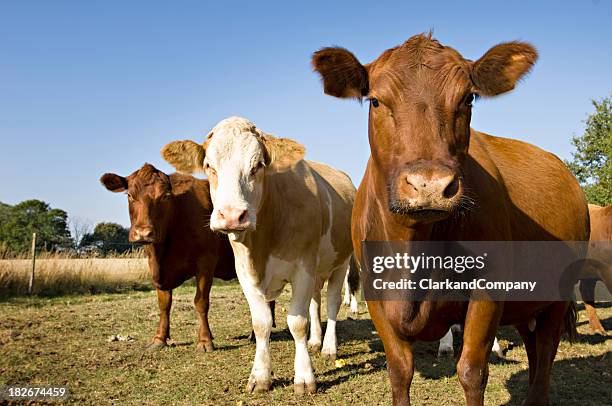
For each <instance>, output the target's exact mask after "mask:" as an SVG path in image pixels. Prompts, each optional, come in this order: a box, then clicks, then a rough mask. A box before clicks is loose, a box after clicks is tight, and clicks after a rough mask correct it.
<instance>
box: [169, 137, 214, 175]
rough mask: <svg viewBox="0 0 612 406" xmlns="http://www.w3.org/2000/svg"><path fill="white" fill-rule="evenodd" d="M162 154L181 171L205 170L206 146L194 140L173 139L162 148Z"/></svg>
mask: <svg viewBox="0 0 612 406" xmlns="http://www.w3.org/2000/svg"><path fill="white" fill-rule="evenodd" d="M161 154H162V157H164V159H165V160H166V161H167V162H168V163H169V164H170V165H172V166H174V168H175V169H176V170H177V171H179V172H183V173H194V172H198V171H202V170H203V167H202V165H203V162H204V155H205V150H204V147H203V146H202V145H200V144H197V143H195V142H193V141H188V140H187V141H173V142H171V143H170V144H167V145H166V146H164V147H163V148H162V150H161Z"/></svg>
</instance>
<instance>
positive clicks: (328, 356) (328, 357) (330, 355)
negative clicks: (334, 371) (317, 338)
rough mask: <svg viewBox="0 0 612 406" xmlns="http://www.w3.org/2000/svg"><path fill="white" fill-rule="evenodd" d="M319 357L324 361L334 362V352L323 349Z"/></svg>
mask: <svg viewBox="0 0 612 406" xmlns="http://www.w3.org/2000/svg"><path fill="white" fill-rule="evenodd" d="M321 357H322V358H323V359H325V360H329V361H330V362H334V361H336V352H332V351H331V350H325V349H324V350H323V351H321Z"/></svg>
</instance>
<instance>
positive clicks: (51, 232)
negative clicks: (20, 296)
mask: <svg viewBox="0 0 612 406" xmlns="http://www.w3.org/2000/svg"><path fill="white" fill-rule="evenodd" d="M592 104H593V107H594V109H595V112H593V113H592V114H591V115H589V116H588V117H587V119H586V121H585V124H586V128H585V131H584V133H583V134H582V135H579V136H574V137H573V138H572V144H573V145H574V148H575V152H573V153H572V159H571V160H569V161H566V162H565V163H566V164H567V166H568V167H569V168H570V170H571V171H572V173H574V175H575V176H576V178H577V179H578V181H579V182H580V185H581V186H582V188H583V189H584V192H585V194H586V197H587V200H588V201H589V202H590V203H595V204H599V205H601V206H607V205H610V204H612V99H611V97H610V96H608V97H605V98H603V99H602V100H600V101H596V100H594V101H592ZM34 232H35V233H37V241H36V248H37V250H38V251H41V250H42V251H48V252H58V251H69V250H73V251H76V252H83V251H85V252H87V251H95V252H96V253H100V254H102V255H107V254H109V253H111V252H116V253H124V252H127V251H130V250H131V249H133V248H134V246H133V245H132V244H130V243H129V241H128V233H129V230H128V229H127V228H125V227H123V226H121V225H120V224H117V223H109V222H102V223H98V224H97V225H96V226H95V227H94V228H93V230H91V227H90V226H89V225H88V224H87V223H85V222H83V221H80V220H79V219H77V218H74V219H69V217H68V214H67V213H66V212H65V211H64V210H62V209H57V208H51V207H50V206H49V204H48V203H45V202H43V201H40V200H26V201H23V202H21V203H19V204H16V205H14V206H10V205H8V204H5V203H2V202H0V257H5V256H11V255H19V254H23V253H25V252H28V250H29V249H30V246H31V239H32V233H34Z"/></svg>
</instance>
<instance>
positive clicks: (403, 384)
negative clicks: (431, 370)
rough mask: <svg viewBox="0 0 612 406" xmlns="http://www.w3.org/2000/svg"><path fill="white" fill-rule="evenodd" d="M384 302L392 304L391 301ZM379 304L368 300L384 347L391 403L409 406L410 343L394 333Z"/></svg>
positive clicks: (411, 360)
mask: <svg viewBox="0 0 612 406" xmlns="http://www.w3.org/2000/svg"><path fill="white" fill-rule="evenodd" d="M385 304H386V305H388V306H393V305H394V304H393V303H391V302H387V303H385ZM381 306H382V304H381V302H368V310H369V312H370V315H371V317H372V321H373V322H374V326H375V327H376V331H377V332H378V335H379V337H380V338H381V340H382V342H383V345H384V347H385V355H386V358H387V370H388V371H389V380H390V381H391V392H392V395H393V405H394V406H410V385H411V383H412V377H413V375H414V362H413V357H412V345H411V343H409V342H408V341H405V340H402V339H401V338H399V337H398V336H397V334H395V331H394V330H393V327H392V326H391V324H390V323H389V321H388V319H387V318H386V317H387V316H386V315H385V312H384V310H383V309H382V307H381Z"/></svg>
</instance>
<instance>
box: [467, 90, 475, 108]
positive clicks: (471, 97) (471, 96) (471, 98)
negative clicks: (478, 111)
mask: <svg viewBox="0 0 612 406" xmlns="http://www.w3.org/2000/svg"><path fill="white" fill-rule="evenodd" d="M473 103H474V93H470V94H468V95H467V97H466V98H465V104H466V106H469V107H472V104H473Z"/></svg>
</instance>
